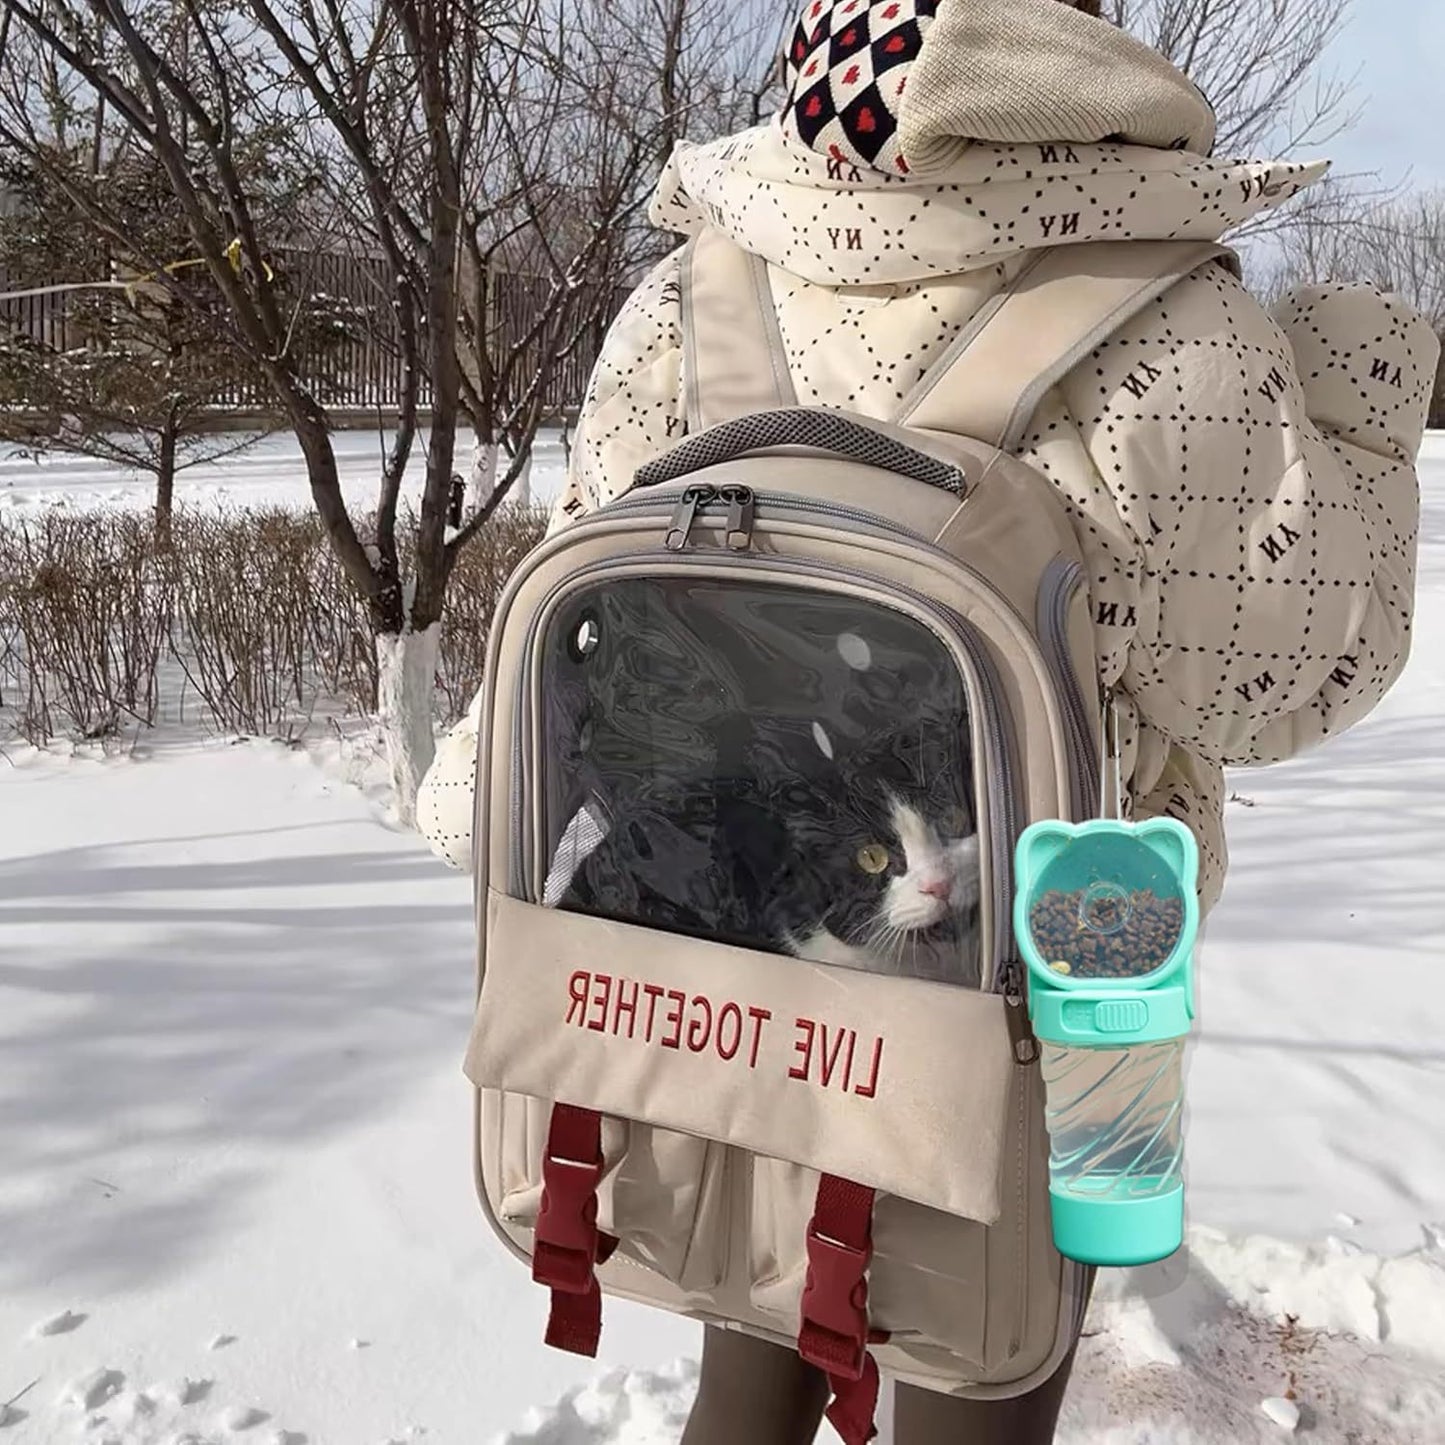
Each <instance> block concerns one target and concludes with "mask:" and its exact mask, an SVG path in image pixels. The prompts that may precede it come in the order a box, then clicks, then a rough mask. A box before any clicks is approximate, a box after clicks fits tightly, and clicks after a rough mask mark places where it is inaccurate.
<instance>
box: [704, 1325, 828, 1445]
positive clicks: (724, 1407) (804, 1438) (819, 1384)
mask: <svg viewBox="0 0 1445 1445" xmlns="http://www.w3.org/2000/svg"><path fill="white" fill-rule="evenodd" d="M827 1406H828V1382H827V1380H826V1379H825V1378H824V1377H823V1375H822V1373H821V1372H820V1371H818V1370H815V1369H814V1368H813V1367H812V1366H811V1365H807V1364H804V1363H803V1361H802V1360H801V1359H800V1358H799V1357H798V1352H797V1351H796V1350H792V1349H785V1348H784V1347H783V1346H782V1345H771V1344H769V1343H768V1342H767V1341H766V1340H755V1339H753V1338H752V1337H751V1336H749V1335H744V1334H740V1333H739V1332H738V1331H737V1330H722V1329H715V1328H713V1327H712V1326H709V1327H708V1328H706V1329H705V1330H704V1331H703V1343H702V1375H701V1378H700V1380H699V1381H698V1387H697V1400H696V1401H695V1402H694V1404H693V1407H692V1414H691V1415H689V1416H688V1419H687V1428H686V1429H685V1430H684V1431H683V1432H682V1442H681V1445H812V1441H813V1438H814V1437H815V1436H816V1435H817V1433H818V1426H819V1424H820V1423H821V1422H822V1419H823V1411H824V1410H825V1409H826V1408H827Z"/></svg>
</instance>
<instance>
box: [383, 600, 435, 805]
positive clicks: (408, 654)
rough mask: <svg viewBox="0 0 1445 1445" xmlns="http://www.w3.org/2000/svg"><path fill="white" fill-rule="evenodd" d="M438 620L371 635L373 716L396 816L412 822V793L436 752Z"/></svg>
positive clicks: (413, 794) (414, 795)
mask: <svg viewBox="0 0 1445 1445" xmlns="http://www.w3.org/2000/svg"><path fill="white" fill-rule="evenodd" d="M441 635H442V629H441V623H440V622H434V623H432V625H431V626H430V627H428V628H427V629H426V630H425V631H423V632H412V631H411V630H410V629H407V630H404V631H402V632H391V633H380V634H378V636H377V639H376V663H377V669H376V670H377V715H378V718H379V720H380V723H381V731H382V737H383V739H384V740H385V743H386V755H387V762H388V764H389V766H390V769H391V785H392V791H393V793H394V795H395V798H396V816H397V821H398V822H399V823H400V824H401V825H402V826H403V827H405V828H412V827H415V826H416V796H417V791H418V789H420V787H421V780H422V779H423V778H424V777H425V776H426V771H427V769H428V768H429V767H431V763H432V758H433V757H434V756H435V755H436V732H435V729H434V727H433V724H432V697H433V694H434V691H435V684H436V667H437V653H438V651H439V649H440V647H441Z"/></svg>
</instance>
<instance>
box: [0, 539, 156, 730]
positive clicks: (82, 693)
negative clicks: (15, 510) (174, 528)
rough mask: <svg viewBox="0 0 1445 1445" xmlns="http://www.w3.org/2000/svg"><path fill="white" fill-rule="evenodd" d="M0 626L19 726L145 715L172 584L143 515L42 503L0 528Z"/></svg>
mask: <svg viewBox="0 0 1445 1445" xmlns="http://www.w3.org/2000/svg"><path fill="white" fill-rule="evenodd" d="M0 569H3V575H4V578H5V585H4V587H3V589H0V632H3V636H4V644H3V648H0V652H3V656H4V666H5V668H6V672H7V675H8V679H7V680H8V682H9V684H10V687H11V689H13V692H14V694H15V696H14V698H13V700H11V702H10V706H11V707H12V709H13V711H14V714H15V716H16V719H17V723H18V726H19V729H20V731H21V733H22V734H23V735H24V736H25V737H27V738H28V739H30V740H31V741H32V742H43V741H45V740H47V739H48V738H50V737H53V736H55V734H56V733H57V732H59V731H61V730H62V729H65V730H69V731H71V732H75V733H78V734H79V735H80V736H82V737H86V738H100V737H107V736H110V735H111V734H113V733H115V732H116V731H117V730H118V729H119V727H120V725H121V722H122V721H123V719H125V718H132V719H134V720H135V721H137V722H140V723H144V724H147V725H149V724H151V723H153V722H154V721H155V719H156V713H157V709H158V707H159V705H160V690H159V685H158V680H157V674H158V672H159V668H160V663H161V659H162V658H163V657H164V655H165V651H166V647H167V643H168V640H169V636H170V628H171V618H172V611H173V606H174V589H173V586H172V584H171V574H170V570H169V567H168V565H167V561H166V558H165V557H164V555H163V554H162V553H160V552H159V551H158V550H157V548H156V546H155V538H154V533H153V531H152V528H151V526H150V523H149V521H148V519H146V518H144V517H139V516H134V515H130V514H127V513H115V512H105V513H100V514H92V515H79V516H76V515H71V514H66V513H61V512H48V513H45V514H44V515H42V516H41V517H38V518H35V519H33V520H26V521H22V522H19V523H15V524H8V525H7V526H6V527H4V528H3V529H0Z"/></svg>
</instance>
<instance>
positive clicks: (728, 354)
mask: <svg viewBox="0 0 1445 1445" xmlns="http://www.w3.org/2000/svg"><path fill="white" fill-rule="evenodd" d="M682 338H683V363H682V372H683V388H684V402H685V406H686V416H687V429H688V431H689V432H691V433H696V432H699V431H703V430H705V429H706V428H708V427H711V426H716V425H718V424H719V423H720V422H725V421H732V420H734V419H735V418H737V417H740V416H746V415H747V414H748V413H749V412H755V411H773V410H775V409H776V408H778V407H787V406H796V405H797V404H798V403H797V394H796V392H795V391H794V390H793V378H792V376H791V375H790V374H789V372H788V358H787V354H786V352H785V351H784V350H783V339H782V336H781V334H780V333H779V331H778V314H777V311H776V310H775V309H774V306H773V293H772V285H771V283H770V281H769V280H768V263H767V262H766V261H765V260H763V258H762V257H761V256H755V255H753V254H751V253H750V252H748V251H745V250H743V248H742V247H741V246H739V245H737V243H736V242H734V241H731V240H729V239H728V238H727V237H726V236H724V235H723V234H722V233H721V232H720V231H715V230H713V229H712V228H711V227H708V228H706V229H704V230H703V231H702V232H700V233H699V234H698V235H697V236H695V237H694V238H693V239H692V240H691V241H690V242H688V245H687V249H686V252H685V254H684V256H683V263H682Z"/></svg>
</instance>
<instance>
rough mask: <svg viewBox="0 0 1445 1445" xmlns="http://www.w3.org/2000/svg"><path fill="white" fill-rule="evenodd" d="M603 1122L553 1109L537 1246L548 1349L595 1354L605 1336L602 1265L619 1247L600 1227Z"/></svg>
mask: <svg viewBox="0 0 1445 1445" xmlns="http://www.w3.org/2000/svg"><path fill="white" fill-rule="evenodd" d="M602 1171H603V1162H602V1116H601V1114H599V1113H597V1112H596V1110H594V1109H581V1108H578V1107H577V1106H576V1105H573V1104H557V1105H554V1106H553V1109H552V1118H551V1122H550V1124H549V1126H548V1129H547V1148H546V1152H545V1153H544V1154H543V1156H542V1203H541V1207H540V1208H539V1209H538V1211H537V1225H536V1237H535V1239H534V1240H533V1245H532V1278H533V1279H534V1280H536V1281H537V1283H538V1284H542V1285H546V1286H547V1288H548V1289H550V1290H551V1291H552V1307H551V1313H550V1314H549V1316H548V1318H547V1336H546V1339H547V1343H548V1344H549V1345H551V1346H552V1348H554V1349H558V1350H566V1351H567V1352H568V1353H569V1354H573V1355H587V1356H589V1357H590V1356H595V1355H596V1353H597V1345H598V1341H599V1340H600V1339H601V1337H602V1291H601V1289H600V1288H599V1286H598V1284H597V1275H596V1272H595V1271H596V1267H597V1265H599V1264H603V1263H605V1262H606V1260H607V1259H608V1257H609V1256H610V1255H611V1253H612V1251H613V1250H614V1249H616V1248H617V1241H616V1240H615V1239H613V1238H612V1236H611V1235H609V1234H603V1233H602V1232H601V1231H600V1230H599V1229H598V1228H597V1186H598V1184H599V1183H601V1181H602Z"/></svg>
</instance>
